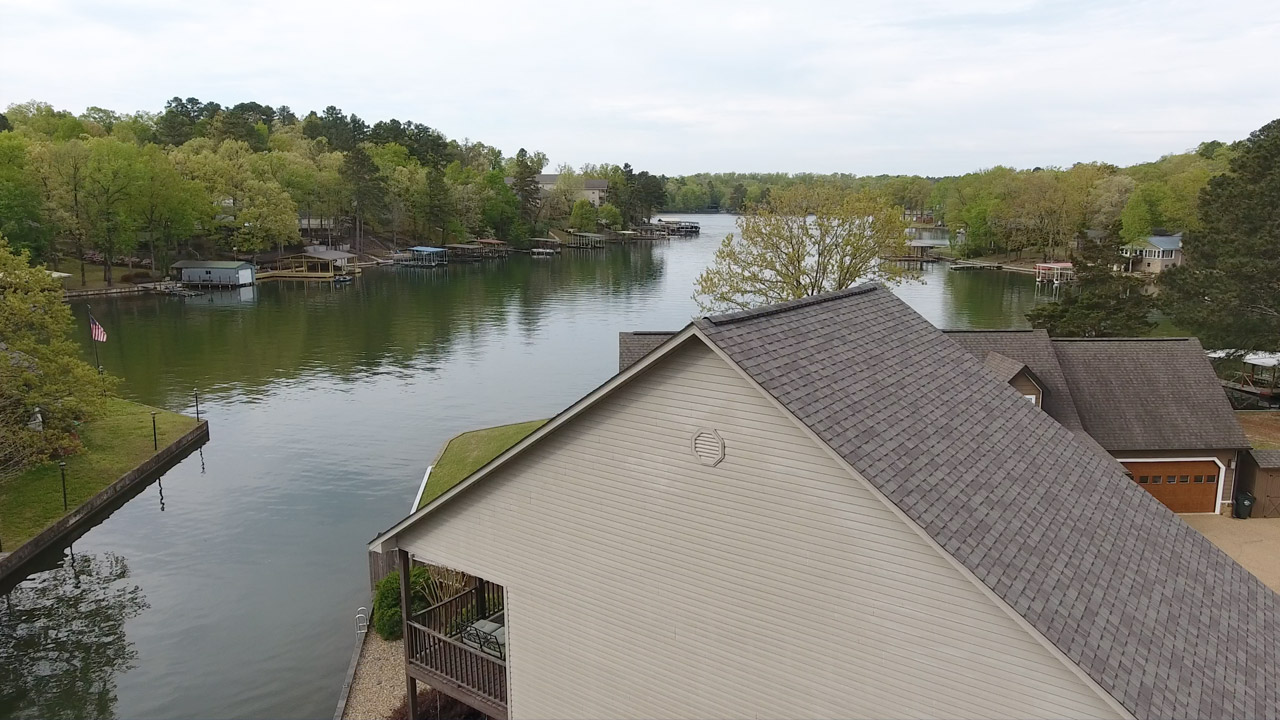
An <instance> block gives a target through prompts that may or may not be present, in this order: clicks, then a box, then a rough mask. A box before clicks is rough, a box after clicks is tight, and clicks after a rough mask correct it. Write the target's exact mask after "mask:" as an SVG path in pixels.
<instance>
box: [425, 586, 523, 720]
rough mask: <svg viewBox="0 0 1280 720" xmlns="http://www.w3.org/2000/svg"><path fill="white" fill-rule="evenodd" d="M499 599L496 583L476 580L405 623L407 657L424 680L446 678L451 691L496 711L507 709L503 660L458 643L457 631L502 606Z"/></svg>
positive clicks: (495, 714) (491, 713)
mask: <svg viewBox="0 0 1280 720" xmlns="http://www.w3.org/2000/svg"><path fill="white" fill-rule="evenodd" d="M502 599H503V592H502V587H501V586H499V585H494V584H493V583H490V582H484V581H481V582H479V583H477V585H476V587H473V588H471V589H469V590H466V591H464V592H461V593H459V594H457V595H455V596H453V597H451V598H449V599H448V600H445V601H444V602H441V603H439V604H437V605H433V606H432V607H429V608H427V609H426V610H424V611H422V612H420V613H417V614H416V615H414V616H412V617H411V618H410V622H408V623H406V626H407V627H406V628H405V642H406V643H407V645H408V647H407V650H408V655H409V662H410V663H411V664H412V665H414V666H416V667H417V668H419V670H422V671H425V673H426V674H427V675H428V676H430V678H429V679H428V683H432V682H435V683H439V682H440V681H441V680H443V681H445V682H448V683H451V684H452V685H453V687H454V689H455V691H461V692H464V693H468V694H471V695H473V696H474V698H475V699H476V700H479V701H481V702H480V705H482V706H484V707H478V709H480V710H481V711H482V712H486V713H488V714H490V715H491V716H495V717H504V716H505V715H506V706H507V664H506V663H505V662H504V661H503V660H501V659H499V658H496V657H494V656H492V655H489V654H488V653H484V652H481V651H479V650H476V649H474V648H471V647H469V646H467V645H464V644H462V643H461V642H459V641H458V633H459V632H461V630H462V628H464V627H466V626H467V625H469V624H470V623H472V622H475V621H476V620H479V619H482V618H490V617H493V616H494V615H496V614H498V613H500V612H502V610H503V603H502ZM442 689H443V688H442ZM450 694H453V693H450ZM498 710H500V711H501V712H500V713H498V712H496V711H498Z"/></svg>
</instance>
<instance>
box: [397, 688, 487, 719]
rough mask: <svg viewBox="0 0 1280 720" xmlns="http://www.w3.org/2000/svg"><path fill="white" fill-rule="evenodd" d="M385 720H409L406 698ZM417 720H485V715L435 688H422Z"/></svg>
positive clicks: (419, 696)
mask: <svg viewBox="0 0 1280 720" xmlns="http://www.w3.org/2000/svg"><path fill="white" fill-rule="evenodd" d="M387 720H409V698H408V697H405V698H403V699H402V700H401V701H400V704H399V705H398V706H396V709H395V710H392V711H391V713H390V714H389V715H387ZM417 720H485V715H484V713H482V712H480V711H479V710H476V709H474V708H472V707H470V706H468V705H464V704H462V703H461V702H458V701H457V700H454V699H453V698H451V697H449V696H448V695H445V694H444V693H442V692H440V691H439V690H436V689H435V688H423V689H421V690H419V691H418V718H417Z"/></svg>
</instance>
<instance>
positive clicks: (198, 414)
mask: <svg viewBox="0 0 1280 720" xmlns="http://www.w3.org/2000/svg"><path fill="white" fill-rule="evenodd" d="M191 392H193V393H195V394H196V422H200V388H192V390H191Z"/></svg>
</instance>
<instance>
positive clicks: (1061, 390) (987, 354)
mask: <svg viewBox="0 0 1280 720" xmlns="http://www.w3.org/2000/svg"><path fill="white" fill-rule="evenodd" d="M942 332H943V334H945V335H946V336H947V337H948V338H950V339H951V340H953V341H954V342H955V343H957V344H958V345H960V347H962V348H964V349H965V350H967V351H968V352H969V354H970V355H972V356H973V357H974V358H975V359H977V360H978V361H979V362H982V363H983V364H984V365H985V366H986V367H987V369H988V370H989V371H990V372H991V373H992V374H993V375H995V377H996V378H997V379H998V380H1000V381H1002V382H1005V383H1007V384H1009V385H1010V386H1012V387H1014V388H1015V389H1017V390H1018V392H1019V394H1021V395H1022V397H1023V398H1024V399H1026V400H1027V401H1028V402H1030V403H1031V404H1032V405H1034V406H1035V407H1037V408H1040V409H1041V410H1042V411H1043V412H1044V413H1045V414H1047V415H1048V416H1049V417H1051V418H1053V419H1054V420H1056V421H1058V423H1059V424H1060V425H1062V426H1063V427H1064V428H1066V429H1067V430H1070V431H1071V432H1073V433H1075V434H1076V435H1077V436H1078V437H1079V438H1080V440H1081V442H1083V443H1085V444H1086V445H1089V446H1091V447H1094V448H1095V449H1097V450H1099V451H1100V452H1101V453H1102V454H1103V455H1105V456H1107V457H1111V458H1114V459H1115V460H1116V461H1117V462H1118V463H1119V464H1120V466H1122V468H1123V472H1126V473H1127V474H1128V475H1129V476H1130V477H1131V479H1132V480H1133V482H1135V483H1137V484H1138V485H1141V486H1142V487H1143V488H1144V489H1146V490H1147V491H1148V492H1149V493H1151V494H1152V495H1153V496H1155V497H1156V498H1157V499H1158V500H1160V502H1162V503H1164V504H1165V505H1166V506H1168V507H1169V509H1170V510H1173V511H1174V512H1180V513H1215V512H1216V513H1227V512H1229V511H1230V509H1231V506H1232V503H1233V502H1234V498H1235V491H1236V486H1235V481H1236V472H1237V468H1238V467H1239V465H1240V463H1241V461H1242V459H1243V456H1244V455H1245V454H1247V451H1248V449H1249V441H1248V438H1246V437H1245V434H1244V431H1243V430H1242V429H1241V428H1240V423H1239V422H1238V421H1237V420H1236V416H1235V413H1234V411H1233V410H1232V408H1231V402H1230V400H1229V399H1228V398H1227V396H1226V394H1225V393H1224V392H1223V390H1222V384H1221V381H1220V380H1219V379H1218V376H1217V374H1216V373H1215V372H1214V369H1213V366H1212V365H1211V364H1210V363H1209V359H1208V357H1207V356H1206V355H1205V352H1204V348H1202V347H1201V346H1200V342H1199V341H1198V340H1196V339H1195V338H1123V339H1122V338H1050V337H1049V334H1048V333H1047V332H1045V331H1044V330H943V331H942ZM672 335H674V333H671V332H631V333H621V334H620V335H619V341H618V353H619V355H618V361H619V366H620V369H626V368H627V367H628V366H630V365H631V364H632V363H635V362H637V361H638V360H639V359H640V358H642V357H644V355H645V354H646V353H648V352H649V351H650V350H652V349H654V348H656V347H658V346H659V345H661V344H662V343H663V342H665V341H666V339H667V338H669V337H671V336H672Z"/></svg>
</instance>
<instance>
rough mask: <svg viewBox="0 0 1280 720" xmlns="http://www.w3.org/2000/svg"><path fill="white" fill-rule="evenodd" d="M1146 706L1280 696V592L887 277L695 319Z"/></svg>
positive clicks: (1225, 710) (1243, 709) (1165, 710)
mask: <svg viewBox="0 0 1280 720" xmlns="http://www.w3.org/2000/svg"><path fill="white" fill-rule="evenodd" d="M695 323H696V324H697V326H698V327H699V328H700V329H701V330H702V331H703V332H704V333H705V334H706V335H707V336H708V338H709V339H710V340H711V341H712V342H713V343H715V344H716V345H717V346H719V347H720V348H721V349H722V350H723V351H724V352H725V353H727V354H728V355H729V357H731V358H733V360H734V361H735V362H737V363H738V364H739V365H740V366H741V367H742V368H743V369H744V370H745V371H746V372H747V373H749V374H750V375H751V377H753V378H754V379H755V380H756V381H757V382H758V383H760V385H762V386H763V387H764V389H765V390H766V391H767V392H769V393H770V394H772V395H773V396H774V397H775V398H777V399H778V401H779V402H781V403H782V404H783V405H784V406H785V407H787V408H788V409H789V410H790V411H791V412H792V413H794V414H795V415H796V417H797V418H799V419H800V420H801V422H803V423H805V424H806V425H808V426H809V427H810V428H811V429H812V430H813V431H814V432H815V433H816V434H817V435H818V437H820V438H821V439H822V440H823V441H824V442H826V443H827V444H829V445H830V446H831V447H832V448H833V449H834V450H835V451H836V452H837V453H839V454H840V455H841V456H842V457H844V459H845V460H846V461H847V462H849V464H850V465H852V466H853V467H854V468H855V469H857V470H858V471H859V472H860V473H861V474H862V475H863V476H865V477H866V478H867V480H868V481H870V482H871V483H873V484H874V485H875V486H876V487H877V488H879V489H880V491H881V492H883V493H884V494H885V495H886V496H887V497H888V498H889V499H890V500H891V501H892V502H893V503H894V504H896V505H897V506H898V507H899V508H901V509H902V510H903V512H905V513H906V514H907V515H908V516H910V517H911V518H912V519H913V520H914V521H915V522H917V523H918V524H919V525H920V526H921V527H923V528H924V530H925V531H926V532H928V533H929V535H931V536H932V537H933V538H934V540H935V541H937V542H938V543H939V544H940V545H941V546H942V547H943V548H944V549H945V550H946V551H947V552H949V553H951V554H952V555H953V556H954V557H955V558H956V559H957V560H959V561H960V562H961V563H963V564H964V565H965V566H966V567H967V568H969V570H971V571H972V572H973V573H974V574H975V575H976V576H977V577H978V578H979V579H980V580H981V581H982V582H983V583H985V584H986V585H987V586H988V587H989V588H991V590H992V591H993V592H995V593H996V594H997V595H999V596H1000V597H1001V598H1003V599H1004V600H1005V601H1006V602H1007V603H1009V605H1010V606H1012V607H1013V608H1014V610H1016V611H1017V612H1019V613H1020V614H1021V615H1022V616H1023V617H1025V618H1026V619H1027V621H1028V622H1029V623H1031V625H1033V626H1034V627H1035V628H1036V629H1037V630H1039V631H1040V632H1041V633H1042V634H1044V636H1045V637H1047V638H1048V639H1049V641H1051V642H1052V643H1054V644H1055V645H1056V646H1057V647H1058V648H1059V649H1060V650H1061V651H1062V652H1063V653H1064V654H1065V655H1066V656H1067V657H1068V658H1070V659H1071V660H1072V661H1073V662H1075V663H1077V664H1078V665H1079V666H1080V668H1081V669H1082V670H1084V672H1086V673H1087V674H1088V675H1089V676H1090V677H1092V678H1093V679H1094V680H1095V681H1096V682H1098V684H1099V685H1101V686H1102V687H1103V688H1104V689H1105V690H1106V691H1107V692H1109V693H1110V694H1111V695H1112V696H1113V697H1115V698H1116V699H1117V700H1118V701H1120V702H1121V703H1122V704H1123V705H1124V706H1125V707H1126V708H1128V710H1129V711H1130V712H1132V713H1133V714H1134V715H1135V716H1136V717H1139V718H1172V717H1199V718H1213V717H1223V718H1227V717H1264V716H1265V717H1276V716H1277V715H1280V683H1276V682H1274V680H1275V678H1276V677H1278V676H1280V599H1278V598H1277V596H1276V595H1275V593H1273V592H1272V591H1271V590H1269V589H1268V588H1266V587H1265V586H1264V585H1263V584H1262V583H1261V582H1259V581H1258V580H1257V578H1255V577H1253V576H1252V575H1251V574H1249V573H1248V572H1247V571H1246V570H1244V569H1243V568H1242V567H1240V566H1239V565H1238V564H1236V563H1235V562H1234V561H1232V560H1231V559H1230V558H1229V557H1228V556H1227V555H1225V554H1224V553H1223V552H1222V551H1220V550H1219V549H1218V548H1216V547H1215V546H1214V545H1213V544H1212V543H1210V542H1209V541H1208V540H1206V539H1205V538H1204V536H1202V535H1201V534H1200V533H1198V532H1196V531H1195V530H1193V529H1191V528H1190V527H1188V526H1187V525H1186V523H1184V522H1182V521H1181V520H1180V519H1179V518H1178V517H1177V516H1175V515H1173V514H1172V513H1171V512H1169V510H1168V509H1167V508H1165V507H1164V506H1163V505H1161V504H1160V502H1159V501H1157V500H1156V499H1155V498H1154V497H1152V496H1151V495H1150V494H1149V493H1147V492H1146V491H1145V490H1143V489H1142V488H1141V487H1139V486H1138V485H1137V484H1135V483H1134V482H1132V481H1131V480H1129V479H1127V478H1125V477H1124V475H1122V474H1121V473H1119V472H1118V471H1117V470H1116V469H1115V465H1114V463H1108V462H1107V461H1106V460H1105V459H1104V458H1102V457H1100V456H1099V455H1098V454H1097V453H1096V452H1094V451H1093V450H1091V449H1090V448H1088V447H1086V446H1085V445H1083V444H1082V443H1081V442H1079V441H1078V440H1077V439H1076V437H1075V435H1074V434H1073V433H1072V432H1070V431H1069V430H1067V429H1065V428H1064V427H1063V426H1062V425H1061V424H1059V423H1058V422H1055V421H1054V420H1053V418H1051V417H1048V416H1047V415H1046V414H1045V413H1042V412H1039V411H1038V410H1037V409H1036V408H1035V407H1033V406H1032V405H1031V404H1030V403H1027V402H1026V401H1025V400H1023V399H1022V398H1021V397H1020V396H1019V395H1018V393H1017V391H1015V390H1013V389H1012V388H1011V387H1009V386H1008V385H1007V384H1004V383H1002V382H1000V381H999V380H997V379H996V378H994V377H993V376H992V375H991V374H990V372H988V371H987V370H986V369H985V368H984V367H983V366H982V364H981V363H980V362H979V361H978V360H977V359H976V358H974V357H973V356H972V355H970V354H969V353H967V352H966V351H965V350H964V349H962V348H961V347H960V345H959V344H957V342H955V341H954V337H955V336H954V335H953V336H951V338H949V337H948V336H946V335H943V334H942V333H941V332H939V331H938V330H936V329H934V327H933V326H932V325H930V324H929V323H928V322H927V321H926V320H925V319H924V318H922V317H920V316H919V315H917V314H916V313H915V312H914V311H912V310H911V309H910V308H909V307H907V305H906V304H904V303H903V302H902V301H901V300H898V299H897V298H896V297H894V296H893V294H892V293H890V292H889V291H888V290H886V289H884V288H882V287H879V286H874V285H871V286H860V287H858V288H854V289H851V290H846V291H842V292H839V293H832V294H828V295H824V296H819V297H817V298H810V299H806V300H801V301H794V302H791V303H784V304H782V305H779V306H774V307H771V308H766V309H763V310H760V311H749V312H744V313H734V314H730V315H723V316H718V317H713V318H704V319H701V320H697V321H695Z"/></svg>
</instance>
